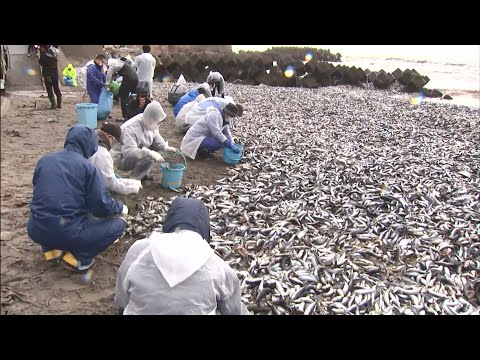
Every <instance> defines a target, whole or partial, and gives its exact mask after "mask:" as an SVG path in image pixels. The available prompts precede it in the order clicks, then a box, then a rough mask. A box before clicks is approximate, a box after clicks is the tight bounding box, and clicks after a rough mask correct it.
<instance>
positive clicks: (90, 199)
mask: <svg viewBox="0 0 480 360" xmlns="http://www.w3.org/2000/svg"><path fill="white" fill-rule="evenodd" d="M97 149H98V144H97V135H96V133H95V131H94V130H93V129H91V128H89V127H87V126H85V125H76V126H73V127H71V128H70V129H69V130H68V133H67V138H66V140H65V145H64V149H63V150H62V151H59V152H55V153H51V154H47V155H45V156H43V157H42V158H41V159H40V160H39V161H38V163H37V165H36V167H35V171H34V174H33V198H32V201H31V202H30V211H31V214H30V219H29V221H28V225H27V230H28V235H29V236H30V238H31V239H32V240H34V241H35V242H37V243H39V244H40V245H43V246H45V247H47V248H50V249H60V250H63V249H65V250H69V249H70V248H71V247H73V246H74V245H73V243H75V242H77V243H81V242H82V241H84V240H85V241H94V240H95V239H93V237H92V236H91V235H89V236H85V237H84V236H83V235H84V234H86V230H88V226H89V221H88V214H89V213H91V214H92V215H94V216H95V217H98V218H105V217H108V216H112V215H116V214H120V213H121V212H122V208H123V204H122V203H121V202H120V201H117V200H115V199H113V198H112V197H111V196H110V194H109V193H108V191H107V189H106V187H105V182H104V180H103V178H102V175H101V174H100V172H99V171H98V170H97V168H96V167H95V166H94V165H93V164H92V163H91V162H90V161H88V158H89V157H90V156H92V155H93V154H95V152H96V151H97ZM112 221H113V220H112ZM118 221H120V220H118ZM105 226H106V225H105ZM124 229H125V226H124V225H123V229H122V225H121V221H120V225H118V226H117V225H115V226H114V228H112V229H111V230H112V236H115V235H116V234H117V233H119V234H120V235H121V233H123V230H124ZM107 232H110V231H109V230H107ZM114 233H115V234H114ZM98 235H99V234H98ZM103 235H104V234H103ZM103 235H102V237H104V236H103ZM116 236H117V237H118V236H119V235H116ZM107 237H108V234H107ZM84 238H86V239H84ZM113 240H114V239H112V242H113ZM77 245H78V244H77ZM77 245H75V246H77Z"/></svg>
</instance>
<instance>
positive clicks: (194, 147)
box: [180, 102, 240, 159]
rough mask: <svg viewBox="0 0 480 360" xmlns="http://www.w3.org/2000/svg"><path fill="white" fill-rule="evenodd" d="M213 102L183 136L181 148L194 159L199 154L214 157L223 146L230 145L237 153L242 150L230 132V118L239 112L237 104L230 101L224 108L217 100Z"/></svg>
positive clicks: (201, 156)
mask: <svg viewBox="0 0 480 360" xmlns="http://www.w3.org/2000/svg"><path fill="white" fill-rule="evenodd" d="M200 104H201V103H200ZM200 104H199V105H200ZM213 104H214V105H213V106H210V107H209V108H207V113H206V114H205V115H204V116H203V117H201V118H200V119H198V120H197V121H196V122H195V124H193V125H192V127H191V128H190V129H188V131H187V133H186V134H185V136H184V137H183V140H182V143H181V145H180V150H181V151H182V152H183V153H184V154H185V155H187V156H188V157H190V158H192V159H195V158H196V157H197V156H198V157H200V158H207V157H212V156H213V153H214V152H215V151H217V150H219V149H220V148H221V147H222V146H225V147H228V148H229V149H231V150H232V151H233V152H234V153H236V154H238V153H239V152H240V147H239V146H238V145H236V144H235V143H234V141H233V137H232V133H231V132H230V119H231V118H233V117H235V116H237V115H238V114H239V109H238V107H237V105H235V104H233V103H228V104H227V105H225V107H223V108H222V107H221V106H220V105H218V104H217V103H215V102H214V103H213ZM215 104H217V105H215ZM197 106H198V105H197Z"/></svg>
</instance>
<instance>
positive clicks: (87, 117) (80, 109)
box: [75, 103, 98, 129]
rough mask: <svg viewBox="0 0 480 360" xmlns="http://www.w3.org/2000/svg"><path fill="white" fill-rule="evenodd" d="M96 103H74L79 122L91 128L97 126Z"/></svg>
mask: <svg viewBox="0 0 480 360" xmlns="http://www.w3.org/2000/svg"><path fill="white" fill-rule="evenodd" d="M97 107H98V105H97V104H93V103H83V104H77V105H75V108H76V109H77V120H78V123H79V124H83V125H87V126H88V127H90V128H92V129H96V128H97Z"/></svg>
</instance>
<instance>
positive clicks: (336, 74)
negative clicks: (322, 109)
mask: <svg viewBox="0 0 480 360" xmlns="http://www.w3.org/2000/svg"><path fill="white" fill-rule="evenodd" d="M274 58H276V59H278V60H272V59H274ZM274 61H275V62H274ZM157 62H158V66H157V71H156V74H157V76H159V77H165V76H170V77H171V78H178V76H180V74H183V75H184V77H185V78H186V80H187V81H194V82H199V83H201V82H204V81H205V80H206V78H207V76H208V74H209V72H210V71H211V70H216V71H219V72H221V73H222V75H223V76H224V78H225V80H226V81H227V82H235V83H242V84H247V85H259V84H265V85H269V86H287V87H306V88H317V87H322V86H334V85H343V84H347V85H355V86H365V85H364V84H373V86H374V87H376V88H378V89H387V88H389V87H390V86H391V85H392V84H394V83H395V82H397V83H399V84H401V85H402V90H403V91H405V92H409V93H412V92H423V93H424V94H425V95H426V96H431V97H441V96H442V94H441V93H440V92H439V91H438V90H428V89H425V88H424V87H425V85H426V84H427V83H428V82H429V81H430V79H429V78H428V77H427V76H422V75H420V74H419V73H418V72H417V71H416V70H415V69H412V70H410V69H407V70H405V71H402V70H400V69H397V70H395V71H394V72H393V73H388V72H385V71H384V70H380V71H370V70H369V69H366V70H363V69H361V68H357V67H355V66H352V67H348V66H345V65H341V64H338V65H336V66H335V65H333V64H332V63H328V62H324V61H318V60H316V59H312V60H310V61H308V62H306V63H304V62H303V61H302V60H293V61H292V58H291V56H288V55H286V56H283V57H281V56H276V57H275V56H273V55H267V56H261V55H256V54H248V53H246V54H245V53H240V54H217V53H190V54H188V55H187V54H183V53H174V54H168V53H162V54H161V55H160V57H159V61H157ZM160 63H161V64H160ZM287 70H288V71H287Z"/></svg>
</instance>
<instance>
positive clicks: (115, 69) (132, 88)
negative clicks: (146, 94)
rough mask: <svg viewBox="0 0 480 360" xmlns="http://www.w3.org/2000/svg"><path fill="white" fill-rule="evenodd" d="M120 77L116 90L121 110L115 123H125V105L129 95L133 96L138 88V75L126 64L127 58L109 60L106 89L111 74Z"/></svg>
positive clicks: (126, 113)
mask: <svg viewBox="0 0 480 360" xmlns="http://www.w3.org/2000/svg"><path fill="white" fill-rule="evenodd" d="M115 73H116V74H118V75H119V76H121V77H122V84H121V85H120V89H118V97H119V99H120V107H121V108H122V118H120V119H117V121H125V119H126V118H127V115H128V112H127V103H128V96H129V95H130V93H132V94H134V93H135V92H136V91H137V87H138V75H137V73H136V72H135V70H134V69H133V67H132V66H131V65H129V64H128V61H127V58H125V57H122V58H120V60H116V59H110V66H109V67H108V71H107V85H106V86H107V87H108V86H109V85H110V82H111V81H112V77H113V74H115Z"/></svg>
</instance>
